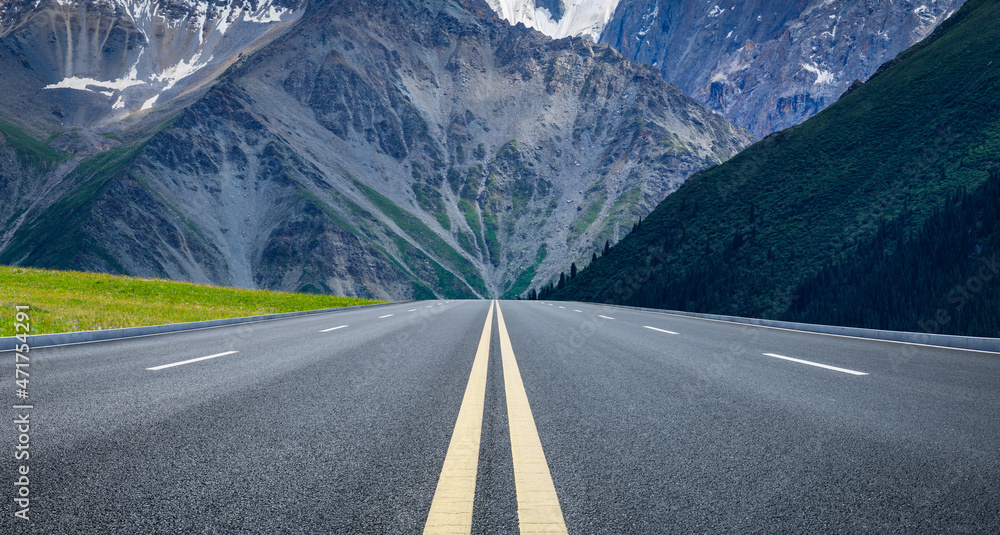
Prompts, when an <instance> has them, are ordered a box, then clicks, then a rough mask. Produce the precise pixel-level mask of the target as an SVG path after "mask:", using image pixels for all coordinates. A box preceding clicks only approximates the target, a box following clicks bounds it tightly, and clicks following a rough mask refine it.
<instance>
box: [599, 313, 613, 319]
mask: <svg viewBox="0 0 1000 535" xmlns="http://www.w3.org/2000/svg"><path fill="white" fill-rule="evenodd" d="M597 317H598V318H604V319H606V320H613V319H614V318H612V317H611V316H605V315H603V314H598V315H597Z"/></svg>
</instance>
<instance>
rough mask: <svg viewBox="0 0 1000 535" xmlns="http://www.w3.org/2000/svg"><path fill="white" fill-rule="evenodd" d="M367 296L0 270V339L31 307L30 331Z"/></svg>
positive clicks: (312, 305)
mask: <svg viewBox="0 0 1000 535" xmlns="http://www.w3.org/2000/svg"><path fill="white" fill-rule="evenodd" d="M375 302H376V301H368V300H365V299H355V298H350V297H334V296H329V295H309V294H296V293H284V292H268V291H263V290H244V289H239V288H221V287H217V286H207V285H204V284H191V283H185V282H173V281H165V280H157V279H137V278H133V277H122V276H116V275H106V274H101V273H80V272H74V271H50V270H43V269H31V268H20V267H7V266H0V310H2V311H3V313H2V320H3V321H2V322H0V336H13V335H14V334H15V332H14V328H15V327H14V312H15V309H14V307H16V306H19V305H28V306H29V307H30V310H29V317H30V318H31V321H30V325H31V334H48V333H55V332H73V331H90V330H96V329H116V328H121V327H140V326H145V325H161V324H167V323H182V322H188V321H203V320H213V319H220V318H236V317H242V316H256V315H261V314H276V313H280V312H295V311H300V310H316V309H321V308H337V307H343V306H352V305H364V304H370V303H375Z"/></svg>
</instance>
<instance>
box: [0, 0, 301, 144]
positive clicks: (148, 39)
mask: <svg viewBox="0 0 1000 535" xmlns="http://www.w3.org/2000/svg"><path fill="white" fill-rule="evenodd" d="M303 6H304V0H159V1H158V0H11V1H8V2H5V3H4V4H3V5H0V57H6V58H7V59H8V61H11V62H14V61H16V62H18V63H21V64H22V65H23V66H24V67H25V69H23V70H22V71H23V72H18V73H16V74H20V76H16V77H14V78H11V79H8V80H7V81H6V82H5V83H3V84H4V85H6V86H8V87H10V88H11V89H12V90H13V91H14V92H15V93H14V94H15V95H18V96H21V97H23V96H25V94H26V93H27V94H29V95H33V96H34V97H35V98H32V99H28V100H27V101H24V100H23V99H17V98H14V99H0V100H2V101H3V103H4V104H5V107H7V108H9V109H10V111H11V112H13V113H14V114H15V115H20V118H21V119H22V120H24V121H26V122H30V123H34V124H38V123H39V121H44V120H47V121H48V123H49V127H52V125H55V124H57V125H59V126H60V127H62V128H74V127H81V126H82V127H88V126H95V125H102V124H103V125H111V124H114V123H115V122H116V121H120V120H122V119H124V118H125V117H127V116H129V115H132V114H135V113H139V112H144V111H146V110H150V109H152V108H153V107H154V106H155V105H157V104H160V105H161V106H162V105H163V104H165V103H167V102H168V101H170V100H171V99H173V98H175V97H177V96H180V95H183V94H185V93H186V92H189V91H192V90H194V89H197V88H198V87H200V86H202V85H204V84H205V83H206V82H209V81H211V80H212V79H213V78H215V77H216V76H218V75H219V74H220V73H221V72H222V71H223V70H224V69H225V68H226V67H228V66H229V65H230V64H231V63H232V62H233V61H234V60H235V59H236V58H237V57H239V55H240V54H241V53H243V52H245V51H247V50H252V49H253V48H254V47H256V46H260V45H261V44H263V43H265V42H266V41H267V40H268V38H269V37H270V36H273V35H275V32H276V31H280V29H282V28H284V27H287V26H288V25H289V24H291V23H293V22H294V21H296V20H297V19H298V17H299V16H301V14H302V12H303V9H302V8H303ZM39 96H41V97H43V98H42V99H39V98H38V97H39ZM40 100H41V101H44V102H45V103H47V104H48V106H47V107H46V108H45V109H38V108H36V106H32V105H31V104H32V103H38V102H39V101H40ZM25 105H27V106H26V109H25ZM19 107H20V108H22V109H23V111H22V113H17V108H19ZM33 108H34V109H33ZM39 113H40V114H41V116H40V117H39Z"/></svg>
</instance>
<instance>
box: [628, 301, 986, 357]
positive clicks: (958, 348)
mask: <svg viewBox="0 0 1000 535" xmlns="http://www.w3.org/2000/svg"><path fill="white" fill-rule="evenodd" d="M611 306H614V305H611ZM615 308H619V309H621V310H631V309H628V308H622V307H615ZM632 312H645V313H647V314H663V315H664V316H673V317H675V318H687V319H692V320H701V321H714V322H716V323H728V324H730V325H740V326H743V327H757V328H760V329H774V330H776V331H788V332H793V333H803V334H815V335H818V336H834V337H837V338H851V339H853V340H865V341H868V342H885V343H888V344H902V345H905V346H920V347H929V348H932V349H950V350H952V351H968V352H970V353H986V354H987V355H1000V353H998V352H996V351H985V350H982V349H966V348H964V347H951V346H936V345H932V344H921V343H919V342H902V341H899V340H885V339H882V338H865V337H863V336H851V335H849V334H833V333H818V332H816V331H803V330H802V329H789V328H787V327H772V326H770V325H755V324H753V323H740V322H738V321H728V320H717V319H712V318H699V317H697V316H687V315H685V314H672V313H670V312H658V311H655V310H632ZM918 334H919V333H918Z"/></svg>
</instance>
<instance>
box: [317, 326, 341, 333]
mask: <svg viewBox="0 0 1000 535" xmlns="http://www.w3.org/2000/svg"><path fill="white" fill-rule="evenodd" d="M344 327H347V325H338V326H336V327H330V328H329V329H323V330H322V331H320V332H321V333H328V332H330V331H336V330H337V329H343V328H344Z"/></svg>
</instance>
